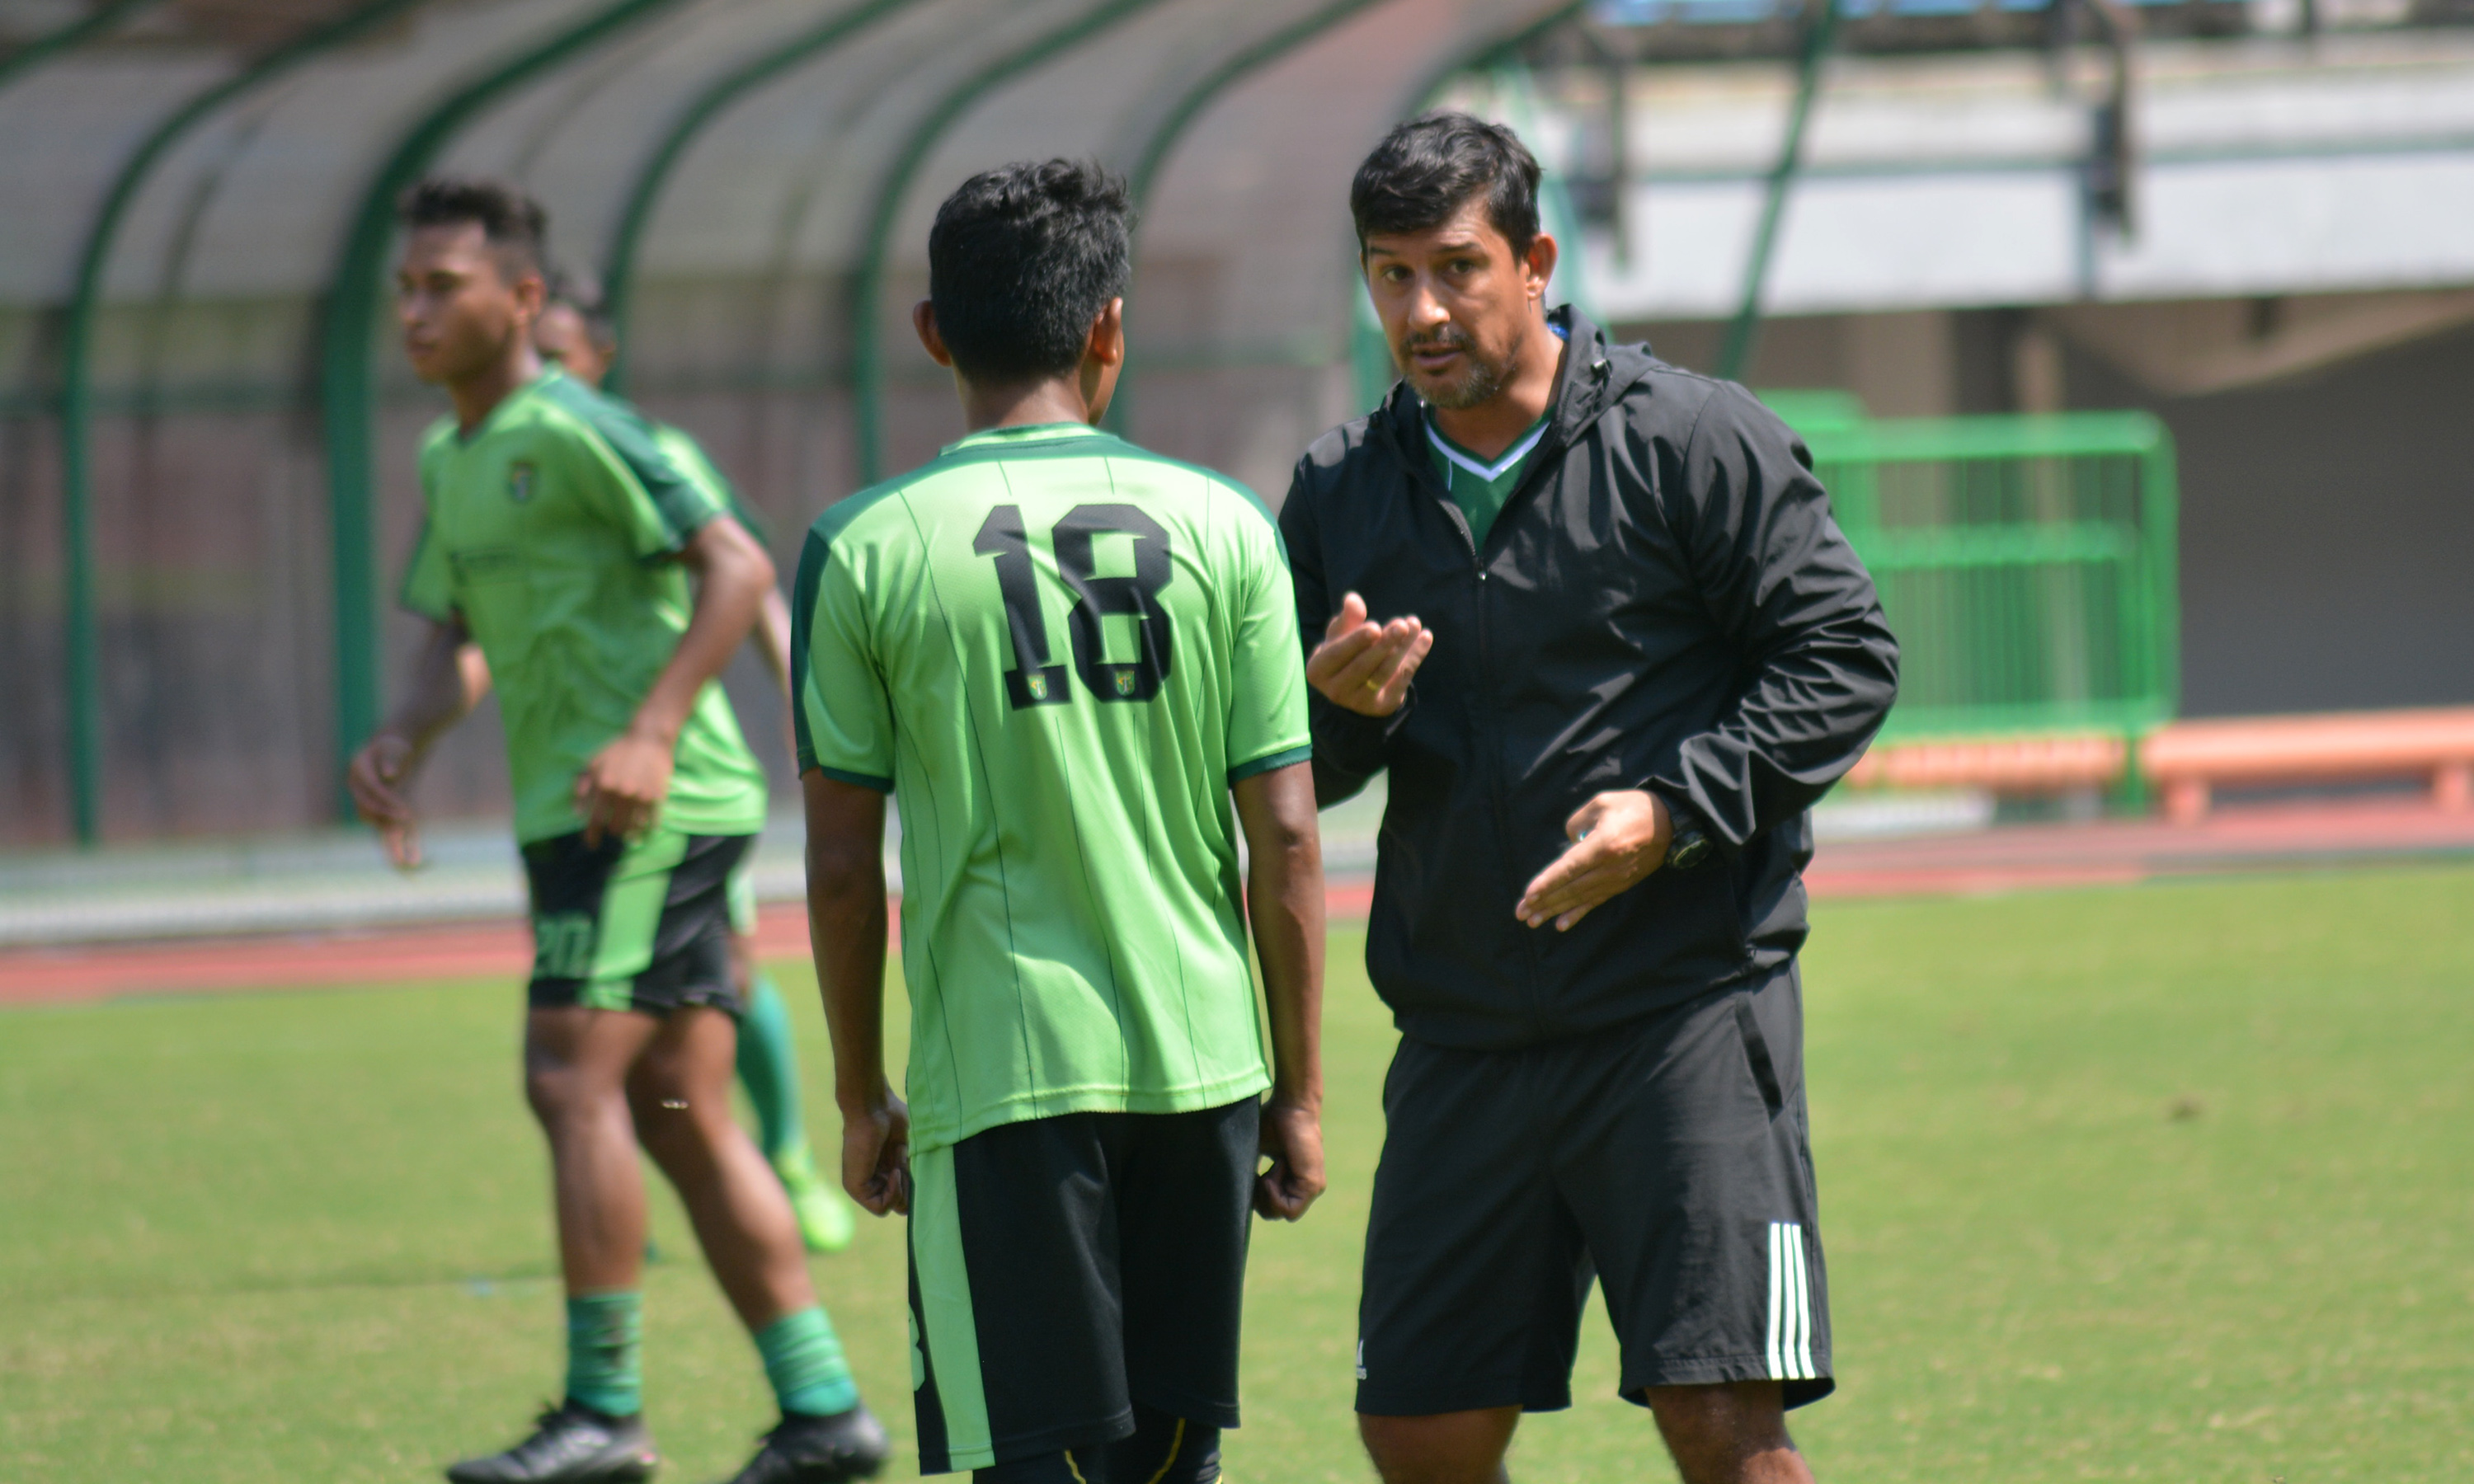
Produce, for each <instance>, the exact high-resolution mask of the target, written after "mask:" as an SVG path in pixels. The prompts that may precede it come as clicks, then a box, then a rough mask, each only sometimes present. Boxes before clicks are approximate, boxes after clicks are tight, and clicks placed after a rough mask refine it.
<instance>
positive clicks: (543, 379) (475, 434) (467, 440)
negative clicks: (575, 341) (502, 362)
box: [455, 361, 567, 448]
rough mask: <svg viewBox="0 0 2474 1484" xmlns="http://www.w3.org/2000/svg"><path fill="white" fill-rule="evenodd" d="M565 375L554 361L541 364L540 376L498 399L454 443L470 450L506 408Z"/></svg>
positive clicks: (460, 432) (458, 432)
mask: <svg viewBox="0 0 2474 1484" xmlns="http://www.w3.org/2000/svg"><path fill="white" fill-rule="evenodd" d="M566 374H567V371H566V369H565V368H563V367H561V366H560V365H559V364H558V363H557V362H556V361H544V362H542V373H541V374H540V375H538V376H535V377H534V378H533V379H532V380H530V381H527V382H525V383H524V384H523V385H522V386H520V387H516V388H514V389H512V390H510V391H509V392H508V393H507V395H504V396H502V397H500V398H498V405H497V406H496V407H493V408H491V409H490V415H489V416H488V417H486V418H484V419H481V420H480V421H479V422H478V423H476V424H474V425H473V431H471V432H470V433H466V432H463V431H461V430H458V431H457V433H456V435H455V442H456V443H457V444H458V445H459V446H461V447H466V448H470V447H471V446H473V444H474V443H479V442H480V441H481V439H482V437H483V435H485V434H487V433H488V432H489V431H490V429H491V428H492V427H493V426H494V425H496V424H497V420H498V419H499V418H500V417H501V416H503V415H504V414H505V412H506V410H507V409H508V408H510V407H513V406H514V405H516V404H517V403H518V402H521V401H522V400H523V399H524V398H525V397H528V396H530V395H533V394H534V393H535V392H538V391H540V390H541V389H542V388H544V387H546V386H548V385H549V384H550V381H551V380H552V379H553V378H555V377H559V376H564V375H566Z"/></svg>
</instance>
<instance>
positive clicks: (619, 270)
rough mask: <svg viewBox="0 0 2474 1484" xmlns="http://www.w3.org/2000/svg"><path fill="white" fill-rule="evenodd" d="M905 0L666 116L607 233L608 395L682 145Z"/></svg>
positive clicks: (824, 33)
mask: <svg viewBox="0 0 2474 1484" xmlns="http://www.w3.org/2000/svg"><path fill="white" fill-rule="evenodd" d="M903 3H904V0H866V3H864V4H861V5H858V6H854V7H852V8H851V9H850V10H848V11H845V12H842V13H841V14H839V15H837V16H835V17H834V18H833V19H832V20H829V21H826V22H825V23H824V24H823V25H820V26H818V27H816V28H815V29H813V30H812V31H810V32H808V33H806V34H805V35H803V36H794V37H792V38H791V39H789V40H788V41H785V42H783V43H781V44H780V45H779V46H777V47H775V48H774V49H773V50H771V51H769V52H766V53H764V54H763V55H761V56H757V57H753V58H750V59H748V60H746V61H744V62H741V63H740V65H738V66H736V67H734V68H732V69H731V70H730V71H729V72H727V73H724V74H723V75H722V76H720V77H718V78H716V79H715V80H714V81H713V82H712V83H711V84H707V85H706V87H705V89H704V91H702V92H700V93H698V94H696V96H695V97H694V98H693V99H691V100H690V102H689V103H688V106H687V107H686V108H681V109H680V110H679V113H678V116H677V117H676V118H675V119H673V120H671V121H670V127H669V130H668V132H666V133H664V134H663V135H662V139H661V142H660V143H658V144H656V145H654V146H653V152H652V153H651V154H650V155H647V156H645V157H644V163H643V165H642V166H641V167H639V169H638V170H637V172H636V179H635V180H634V181H633V182H632V183H631V184H630V185H629V186H628V188H627V203H626V206H625V207H624V208H623V209H622V210H621V211H620V212H619V214H618V227H616V228H615V229H614V230H613V231H612V233H611V236H610V253H609V256H608V257H606V258H605V259H604V260H603V263H604V267H603V270H602V275H601V293H602V302H603V304H604V306H605V307H606V308H607V309H608V311H609V314H610V323H611V324H612V326H613V328H614V329H615V330H616V331H617V333H618V355H617V357H616V358H615V359H613V360H612V362H611V363H610V374H609V375H608V376H607V377H605V378H604V379H603V382H602V385H603V386H604V387H606V388H607V389H608V390H609V391H610V392H611V393H612V394H614V395H618V394H623V393H624V392H625V391H626V386H627V360H628V356H627V347H628V344H629V342H630V340H631V337H630V336H629V335H628V333H627V320H628V313H629V310H630V308H631V307H632V304H633V300H634V295H635V288H636V254H637V251H638V250H639V249H640V248H641V247H642V246H643V238H644V232H645V230H646V228H647V227H650V226H651V225H652V220H653V207H654V205H655V204H656V203H658V202H659V201H660V200H661V195H662V188H663V187H664V186H666V185H667V184H668V183H669V179H670V172H671V170H672V169H674V168H676V166H677V165H678V162H679V160H680V159H681V158H682V157H683V156H685V155H686V154H687V151H688V146H690V145H691V144H693V143H694V142H695V138H696V136H697V135H698V134H700V133H702V132H704V128H705V126H706V125H708V124H710V123H712V122H713V121H714V120H715V119H716V118H718V117H720V116H721V114H722V112H723V111H724V110H726V109H727V108H729V107H730V106H731V105H732V104H733V103H736V102H738V101H739V99H740V97H741V96H742V95H744V94H746V93H747V92H749V91H751V90H753V89H755V88H758V87H762V86H764V84H767V83H769V82H771V81H773V80H774V79H775V78H777V77H780V76H781V75H782V74H783V73H785V72H788V71H789V70H790V69H792V68H793V67H797V66H800V65H802V64H803V63H806V62H809V61H812V60H815V59H817V58H819V57H822V56H825V55H827V54H830V53H832V52H834V51H837V50H838V49H839V48H840V46H841V44H842V43H843V42H844V41H846V40H849V39H851V38H852V37H853V36H856V35H857V34H858V33H859V32H861V31H862V30H864V29H866V28H867V27H868V26H871V25H873V24H875V23H876V22H877V21H878V20H880V19H883V18H884V17H885V16H886V15H888V14H890V13H892V12H894V11H896V10H899V9H901V7H902V5H903Z"/></svg>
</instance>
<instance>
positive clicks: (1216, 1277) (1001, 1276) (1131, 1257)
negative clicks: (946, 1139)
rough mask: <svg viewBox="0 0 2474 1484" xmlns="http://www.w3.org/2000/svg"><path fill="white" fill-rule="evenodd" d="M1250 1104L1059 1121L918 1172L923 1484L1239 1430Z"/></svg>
mask: <svg viewBox="0 0 2474 1484" xmlns="http://www.w3.org/2000/svg"><path fill="white" fill-rule="evenodd" d="M1260 1119H1261V1104H1260V1103H1258V1102H1257V1101H1256V1100H1255V1099H1253V1098H1250V1097H1249V1098H1246V1099H1243V1100H1241V1101H1239V1102H1235V1103H1230V1104H1228V1105H1227V1106H1225V1107H1223V1108H1212V1109H1206V1110H1203V1111H1201V1112H1200V1113H1062V1114H1059V1115H1057V1116H1055V1117H1053V1118H1033V1119H1029V1120H1026V1121H1024V1122H1021V1123H1007V1124H1000V1125H998V1126H997V1127H995V1128H993V1129H989V1130H987V1131H986V1132H985V1133H982V1134H975V1135H973V1136H972V1137H969V1138H966V1139H963V1140H962V1141H961V1142H960V1143H958V1144H953V1145H949V1146H947V1147H945V1148H942V1149H934V1150H930V1151H927V1152H926V1153H924V1154H923V1153H914V1154H913V1155H912V1156H911V1157H910V1181H911V1197H910V1345H911V1350H910V1378H911V1385H912V1387H913V1389H914V1393H915V1396H914V1400H915V1401H916V1403H917V1408H918V1416H919V1472H922V1473H953V1472H959V1471H961V1470H965V1469H985V1468H990V1467H992V1466H994V1465H997V1464H1004V1463H1011V1462H1014V1461H1015V1460H1017V1459H1023V1458H1031V1457H1034V1456H1037V1455H1039V1454H1042V1453H1050V1452H1055V1451H1057V1450H1059V1449H1062V1448H1091V1447H1096V1446H1099V1445H1102V1444H1107V1443H1113V1442H1115V1441H1117V1440H1118V1439H1120V1438H1123V1437H1125V1436H1127V1435H1128V1434H1129V1433H1131V1432H1132V1431H1133V1430H1134V1411H1133V1404H1134V1403H1135V1402H1137V1401H1139V1402H1141V1403H1142V1404H1143V1405H1145V1406H1148V1407H1152V1408H1156V1409H1157V1410H1159V1411H1162V1412H1166V1413H1169V1414H1171V1415H1173V1416H1176V1417H1182V1418H1185V1419H1187V1420H1189V1421H1191V1422H1195V1423H1200V1424H1208V1425H1211V1426H1217V1427H1234V1426H1236V1425H1237V1328H1238V1319H1239V1316H1240V1313H1241V1312H1242V1310H1243V1309H1244V1307H1245V1286H1246V1240H1247V1237H1248V1234H1249V1228H1248V1213H1249V1210H1250V1209H1251V1205H1250V1203H1251V1201H1252V1198H1253V1189H1254V1159H1255V1151H1256V1149H1257V1147H1258V1143H1259V1139H1260V1126H1261V1125H1260Z"/></svg>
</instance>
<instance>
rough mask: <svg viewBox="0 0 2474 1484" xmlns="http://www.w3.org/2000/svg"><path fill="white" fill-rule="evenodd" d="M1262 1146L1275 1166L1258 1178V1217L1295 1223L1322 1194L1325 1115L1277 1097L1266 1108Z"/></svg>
mask: <svg viewBox="0 0 2474 1484" xmlns="http://www.w3.org/2000/svg"><path fill="white" fill-rule="evenodd" d="M1262 1147H1263V1153H1264V1154H1265V1155H1267V1156H1269V1157H1270V1159H1271V1161H1272V1167H1271V1168H1270V1169H1267V1170H1265V1171H1264V1172H1263V1173H1261V1174H1260V1175H1257V1176H1255V1177H1254V1214H1256V1215H1258V1216H1260V1217H1262V1218H1263V1219H1264V1220H1266V1221H1295V1220H1297V1219H1298V1217H1299V1216H1302V1215H1304V1214H1305V1213H1306V1208H1307V1207H1309V1206H1312V1205H1313V1204H1314V1203H1315V1197H1316V1196H1319V1195H1321V1194H1322V1114H1321V1113H1318V1112H1317V1111H1316V1110H1314V1109H1312V1108H1303V1107H1299V1106H1298V1104H1296V1103H1284V1102H1281V1101H1280V1100H1279V1099H1277V1098H1273V1100H1272V1101H1270V1102H1268V1103H1265V1104H1264V1105H1263V1145H1262Z"/></svg>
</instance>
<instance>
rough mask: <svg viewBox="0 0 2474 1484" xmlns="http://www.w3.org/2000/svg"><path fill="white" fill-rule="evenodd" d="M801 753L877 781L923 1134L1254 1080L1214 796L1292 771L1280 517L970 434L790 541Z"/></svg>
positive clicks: (1152, 476)
mask: <svg viewBox="0 0 2474 1484" xmlns="http://www.w3.org/2000/svg"><path fill="white" fill-rule="evenodd" d="M791 610H792V615H793V622H794V628H793V631H792V633H793V641H792V653H793V664H792V673H793V677H794V681H795V683H796V685H797V686H798V691H799V694H798V704H797V706H796V707H795V708H794V711H795V715H796V717H797V729H798V736H799V766H800V768H801V770H802V771H805V770H807V769H810V768H817V769H821V770H823V771H824V772H825V773H826V774H827V775H828V776H830V777H832V778H839V779H842V780H844V781H846V782H853V783H860V784H864V785H865V786H867V787H870V788H877V789H889V790H891V791H892V792H893V794H894V797H895V800H896V802H897V803H898V804H899V806H900V809H901V814H902V964H903V971H904V974H905V976H906V977H907V979H908V982H909V985H910V999H911V1035H910V1076H909V1080H908V1088H907V1093H908V1096H909V1098H910V1119H911V1125H910V1138H911V1147H912V1148H913V1149H914V1150H930V1149H935V1148H938V1147H941V1146H943V1145H947V1144H951V1143H954V1142H957V1141H958V1140H960V1139H964V1138H967V1137H970V1136H971V1135H973V1134H976V1133H979V1132H980V1131H982V1130H983V1129H988V1128H993V1127H995V1126H996V1125H998V1124H1002V1123H1009V1122H1014V1121H1017V1120H1021V1119H1026V1118H1043V1117H1049V1116H1053V1115H1055V1114H1057V1113H1078V1112H1115V1113H1183V1112H1191V1111H1193V1110H1196V1109H1202V1108H1215V1107H1219V1106H1221V1105H1224V1104H1226V1103H1229V1102H1233V1101H1235V1100H1236V1099H1238V1098H1241V1097H1247V1096H1250V1095H1251V1094H1253V1093H1256V1092H1259V1091H1261V1090H1262V1089H1264V1088H1265V1087H1267V1086H1269V1084H1270V1079H1269V1077H1268V1076H1267V1075H1266V1073H1265V1069H1264V1059H1263V1048H1262V1043H1261V1039H1260V1036H1259V1034H1258V1031H1257V1024H1256V1019H1255V1012H1254V994H1253V984H1252V980H1251V977H1250V975H1249V970H1248V967H1247V955H1246V930H1245V922H1244V917H1243V914H1242V912H1241V910H1240V907H1239V901H1240V898H1239V892H1238V880H1237V842H1236V837H1235V833H1234V825H1233V822H1232V820H1231V818H1230V811H1229V802H1228V788H1229V785H1230V784H1231V783H1232V782H1234V781H1235V780H1237V779H1239V778H1246V777H1248V776H1249V775H1252V774H1255V773H1261V772H1265V771H1268V770H1270V769H1273V768H1277V767H1283V766H1286V765H1288V764H1290V763H1296V762H1302V761H1304V760H1305V759H1306V758H1307V757H1308V756H1309V755H1311V750H1310V748H1309V746H1308V743H1307V734H1306V693H1305V674H1304V670H1303V668H1302V667H1301V666H1300V665H1299V663H1298V653H1299V651H1298V623H1297V609H1296V600H1295V598H1294V597H1293V596H1292V594H1291V589H1290V584H1289V571H1288V562H1287V559H1286V557H1285V555H1284V554H1283V553H1282V551H1281V549H1280V544H1279V537H1278V535H1277V533H1276V531H1275V530H1274V528H1273V524H1272V518H1271V516H1270V515H1268V514H1267V513H1266V512H1265V511H1264V509H1263V507H1262V506H1261V504H1260V503H1258V502H1257V501H1256V500H1255V499H1254V497H1253V496H1252V495H1251V494H1249V493H1248V492H1246V491H1245V490H1243V489H1242V488H1240V487H1238V486H1236V485H1233V484H1231V483H1229V482H1228V481H1226V480H1224V479H1222V478H1220V477H1219V476H1217V475H1214V474H1211V473H1209V472H1207V471H1205V470H1202V469H1198V468H1195V467H1191V466H1188V465H1183V464H1177V463H1175V462H1173V461H1171V460H1168V459H1164V458H1160V457H1158V456H1157V455H1155V454H1151V453H1146V452H1145V451H1143V450H1142V449H1140V448H1137V447H1135V446H1133V445H1132V444H1130V443H1125V442H1123V441H1122V440H1119V439H1116V438H1113V437H1110V436H1108V435H1107V434H1104V433H1099V432H1095V431H1094V430H1092V429H1090V428H1087V427H1084V426H1081V425H1079V424H1072V423H1068V424H1052V425H1048V426H1042V427H1030V428H1005V429H999V430H994V431H990V432H984V433H979V434H975V435H973V436H972V437H969V438H966V439H964V440H962V441H961V442H960V443H955V444H954V445H952V446H951V447H949V448H947V449H946V450H945V451H944V453H943V455H942V456H941V457H939V458H937V459H936V460H935V461H934V462H933V463H931V464H929V465H927V466H925V467H921V468H919V469H917V470H914V471H913V472H911V473H910V474H907V475H905V476H903V477H901V478H899V479H896V480H893V481H891V482H890V483H887V484H884V485H880V486H878V487H876V488H875V489H872V490H868V491H863V492H861V493H860V494H856V495H853V496H852V497H850V498H849V499H846V500H844V501H842V502H841V503H840V504H838V505H836V506H834V507H833V508H832V509H830V510H828V511H826V512H825V514H824V515H823V517H822V518H821V519H819V520H817V522H816V523H815V526H814V527H813V529H812V530H811V531H810V532H809V535H808V540H807V549H806V552H805V554H804V555H803V556H802V557H801V559H800V562H799V584H798V589H797V593H796V595H795V596H794V597H793V598H792V600H791Z"/></svg>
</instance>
